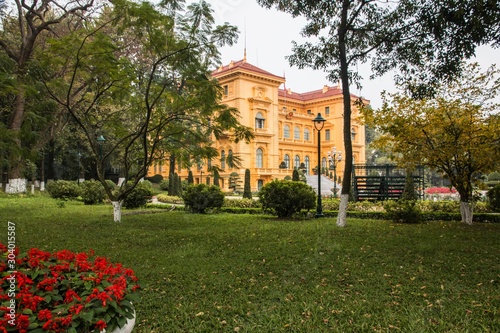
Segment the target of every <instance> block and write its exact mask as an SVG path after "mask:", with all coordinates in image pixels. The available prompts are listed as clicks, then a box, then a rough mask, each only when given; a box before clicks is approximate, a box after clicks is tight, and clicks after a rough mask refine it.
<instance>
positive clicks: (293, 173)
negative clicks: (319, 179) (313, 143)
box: [292, 169, 300, 182]
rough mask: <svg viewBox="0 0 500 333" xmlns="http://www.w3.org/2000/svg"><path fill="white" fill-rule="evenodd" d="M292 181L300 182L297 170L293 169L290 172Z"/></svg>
mask: <svg viewBox="0 0 500 333" xmlns="http://www.w3.org/2000/svg"><path fill="white" fill-rule="evenodd" d="M292 180H293V181H294V182H298V181H300V176H299V170H297V169H293V172H292Z"/></svg>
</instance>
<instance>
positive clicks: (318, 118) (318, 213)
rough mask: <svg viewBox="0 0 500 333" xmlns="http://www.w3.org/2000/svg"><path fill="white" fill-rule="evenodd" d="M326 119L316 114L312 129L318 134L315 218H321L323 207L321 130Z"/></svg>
mask: <svg viewBox="0 0 500 333" xmlns="http://www.w3.org/2000/svg"><path fill="white" fill-rule="evenodd" d="M325 121H326V119H325V118H323V117H322V116H321V113H318V115H317V116H316V118H314V119H313V122H314V128H315V129H316V131H317V132H318V204H317V207H316V215H315V217H323V216H324V215H323V207H322V204H321V171H320V170H321V165H320V163H321V130H322V129H323V126H324V125H325Z"/></svg>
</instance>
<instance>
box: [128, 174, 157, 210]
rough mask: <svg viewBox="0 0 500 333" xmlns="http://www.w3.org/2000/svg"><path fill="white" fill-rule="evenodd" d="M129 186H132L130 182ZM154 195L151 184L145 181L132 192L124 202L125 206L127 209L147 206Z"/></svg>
mask: <svg viewBox="0 0 500 333" xmlns="http://www.w3.org/2000/svg"><path fill="white" fill-rule="evenodd" d="M127 186H131V183H130V182H129V183H128V184H127ZM152 195H153V188H152V186H151V183H150V182H148V181H143V182H140V183H138V184H137V186H136V187H135V188H134V189H133V190H132V191H130V193H129V194H128V195H127V197H126V198H125V200H124V201H123V206H124V207H125V208H139V207H143V206H146V203H147V202H148V200H149V199H150V198H151V196H152Z"/></svg>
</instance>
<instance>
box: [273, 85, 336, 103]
mask: <svg viewBox="0 0 500 333" xmlns="http://www.w3.org/2000/svg"><path fill="white" fill-rule="evenodd" d="M337 95H342V89H339V88H338V87H329V86H324V87H323V88H322V89H318V90H313V91H309V92H305V93H302V94H300V93H297V92H293V91H291V90H289V89H287V92H286V96H285V90H283V89H279V90H278V96H279V97H282V98H288V99H295V100H299V101H302V102H304V101H309V100H315V99H320V98H326V97H333V96H337Z"/></svg>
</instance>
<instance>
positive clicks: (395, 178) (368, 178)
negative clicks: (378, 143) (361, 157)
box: [353, 164, 424, 201]
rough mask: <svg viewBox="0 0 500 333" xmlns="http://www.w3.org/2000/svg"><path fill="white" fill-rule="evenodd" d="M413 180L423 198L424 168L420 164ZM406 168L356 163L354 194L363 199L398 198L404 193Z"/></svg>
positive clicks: (355, 198) (358, 199) (355, 196)
mask: <svg viewBox="0 0 500 333" xmlns="http://www.w3.org/2000/svg"><path fill="white" fill-rule="evenodd" d="M412 176H413V182H414V184H415V190H416V192H417V194H418V196H419V197H420V198H421V199H422V198H423V190H424V168H423V167H422V166H419V167H417V168H416V169H415V171H414V172H413V175H412ZM405 183H406V170H404V169H401V168H399V167H397V166H396V165H391V164H386V165H361V164H358V165H354V168H353V190H354V193H353V196H354V200H355V201H361V200H371V201H377V200H397V199H399V198H401V196H402V195H403V191H404V188H405Z"/></svg>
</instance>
